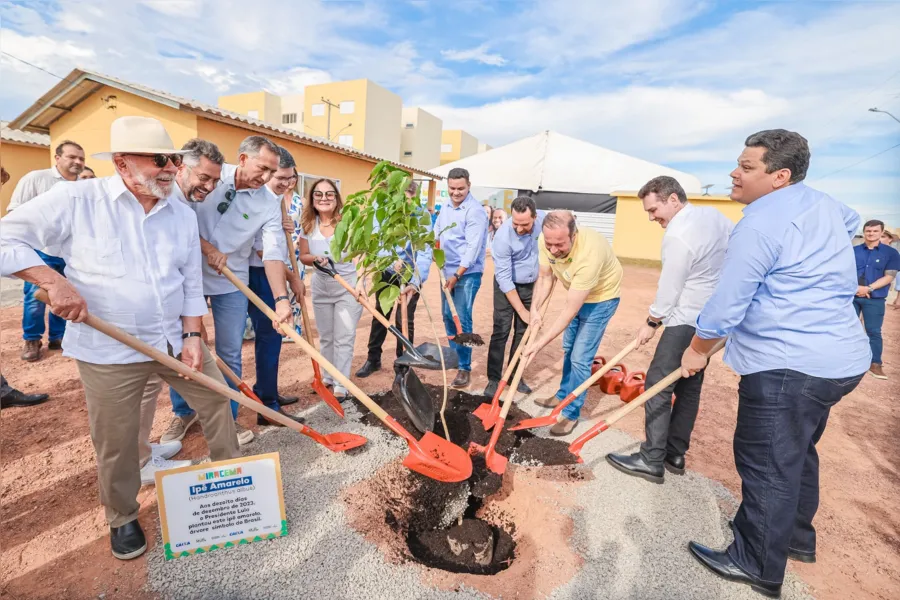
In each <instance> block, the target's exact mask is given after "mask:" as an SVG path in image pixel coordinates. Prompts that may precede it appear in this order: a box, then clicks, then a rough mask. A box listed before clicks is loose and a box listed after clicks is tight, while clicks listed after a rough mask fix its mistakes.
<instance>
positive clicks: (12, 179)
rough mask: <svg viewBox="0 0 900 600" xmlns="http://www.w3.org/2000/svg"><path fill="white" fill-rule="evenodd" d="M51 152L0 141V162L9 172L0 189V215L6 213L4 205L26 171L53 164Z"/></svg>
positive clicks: (40, 148)
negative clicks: (7, 179)
mask: <svg viewBox="0 0 900 600" xmlns="http://www.w3.org/2000/svg"><path fill="white" fill-rule="evenodd" d="M52 154H53V153H52V152H51V150H50V148H43V147H40V146H29V145H27V144H17V143H16V142H8V141H6V140H3V142H0V164H2V165H3V168H4V169H6V172H7V173H9V181H8V182H6V184H5V185H4V186H3V189H2V190H0V216H2V215H5V214H6V207H7V206H9V200H10V198H12V193H13V190H15V189H16V184H17V183H19V180H20V179H22V177H23V176H24V175H25V174H26V173H29V172H31V171H37V170H38V169H46V168H48V167H51V166H53V156H52Z"/></svg>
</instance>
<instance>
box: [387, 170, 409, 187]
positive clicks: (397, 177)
mask: <svg viewBox="0 0 900 600" xmlns="http://www.w3.org/2000/svg"><path fill="white" fill-rule="evenodd" d="M406 178H407V175H406V172H405V171H394V172H393V173H391V174H390V176H389V177H388V189H397V188H399V187H400V186H401V185H402V184H403V182H404V181H405V180H406ZM407 185H409V184H407Z"/></svg>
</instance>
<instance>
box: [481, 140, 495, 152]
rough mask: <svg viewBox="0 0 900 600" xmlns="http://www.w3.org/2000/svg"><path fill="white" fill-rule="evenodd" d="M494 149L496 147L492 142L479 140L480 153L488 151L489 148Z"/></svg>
mask: <svg viewBox="0 0 900 600" xmlns="http://www.w3.org/2000/svg"><path fill="white" fill-rule="evenodd" d="M493 149H494V147H493V146H491V145H490V144H486V143H484V142H478V154H481V153H482V152H487V151H488V150H493Z"/></svg>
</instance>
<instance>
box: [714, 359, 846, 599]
mask: <svg viewBox="0 0 900 600" xmlns="http://www.w3.org/2000/svg"><path fill="white" fill-rule="evenodd" d="M862 377H863V374H860V375H856V376H854V377H845V378H842V379H825V378H822V377H813V376H811V375H806V374H804V373H800V372H797V371H791V370H789V369H779V370H774V371H761V372H759V373H753V374H751V375H744V376H743V377H741V382H740V384H739V385H738V415H737V424H736V426H735V430H734V464H735V467H737V472H738V475H740V476H741V492H742V500H741V506H740V508H738V511H737V514H736V515H735V517H734V521H733V524H732V529H733V530H734V542H732V543H731V545H730V546H729V547H728V554H729V556H730V557H731V559H732V560H733V561H734V562H735V563H737V564H738V566H740V567H741V568H742V569H743V570H744V571H746V572H747V573H749V574H750V575H752V576H754V577H757V578H759V579H761V580H762V581H764V582H766V583H774V584H780V583H781V582H782V581H783V579H784V569H785V566H786V565H787V555H788V550H797V551H799V552H804V553H811V552H815V550H816V530H815V528H814V527H813V524H812V521H813V517H814V516H815V514H816V511H817V510H818V508H819V455H818V453H817V452H816V443H817V442H818V441H819V439H820V438H821V437H822V434H823V433H824V432H825V425H826V424H827V423H828V415H829V413H830V412H831V407H832V406H834V405H835V404H837V402H838V401H839V400H840V399H841V398H843V397H844V396H846V395H847V394H849V393H850V392H852V391H853V390H854V389H855V388H856V386H857V385H859V382H860V380H861V379H862Z"/></svg>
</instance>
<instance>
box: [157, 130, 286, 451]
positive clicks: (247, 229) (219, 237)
mask: <svg viewBox="0 0 900 600" xmlns="http://www.w3.org/2000/svg"><path fill="white" fill-rule="evenodd" d="M279 157H280V155H279V153H278V146H276V145H275V144H274V143H272V142H271V141H269V140H268V139H266V138H264V137H262V136H258V135H252V136H250V137H248V138H246V139H245V140H244V141H243V142H241V145H240V147H239V148H238V164H237V165H230V164H225V165H224V166H223V167H222V183H221V184H220V185H219V186H218V187H217V188H215V190H214V191H213V192H211V193H210V194H209V195H208V196H207V197H206V199H205V200H204V201H203V202H191V203H190V204H189V205H190V207H191V208H193V209H194V212H195V213H196V214H197V225H198V227H199V230H200V247H201V252H202V253H203V255H204V256H205V257H206V262H205V263H204V264H203V294H204V296H206V297H207V298H208V299H209V303H210V308H211V309H212V316H213V323H214V326H215V328H216V339H215V344H216V354H217V355H218V356H219V358H221V359H222V361H223V362H224V363H225V364H226V365H228V367H229V368H230V369H231V370H232V371H234V373H235V374H236V375H237V376H238V377H240V376H241V373H242V365H241V346H242V344H243V341H244V324H245V323H246V318H247V306H248V302H247V297H246V296H245V295H244V294H243V292H241V291H240V290H238V289H237V288H236V287H235V286H234V285H233V284H232V283H231V282H230V281H228V279H227V278H226V277H225V276H224V275H222V274H221V271H222V267H223V266H226V265H227V266H228V268H229V269H230V270H231V271H232V272H233V273H234V274H235V276H237V277H238V279H240V280H241V281H242V282H244V283H245V284H246V283H249V280H250V254H251V252H253V240H254V239H255V238H256V234H257V232H258V231H260V230H262V234H263V264H264V265H265V267H264V268H265V271H266V278H267V279H268V281H269V285H270V286H271V287H272V293H273V295H274V296H275V312H276V313H277V314H278V319H279V322H281V323H290V322H291V321H292V316H293V313H292V311H291V304H290V302H289V301H288V296H287V287H286V285H285V278H284V260H285V259H286V258H287V256H286V252H287V249H286V247H285V242H284V229H283V225H282V218H281V205H280V204H279V200H278V198H277V197H276V196H275V194H273V193H272V191H271V190H270V189H269V188H268V187H267V186H266V183H268V181H269V180H270V179H271V178H272V175H273V174H274V173H275V171H277V170H278V161H279ZM176 193H179V192H176ZM229 385H231V387H232V388H233V389H237V388H236V386H234V385H233V384H230V383H229ZM170 397H171V399H172V411H173V412H174V413H175V417H174V418H173V419H172V422H171V423H170V425H169V429H168V430H167V431H166V432H165V433H164V434H163V436H162V437H161V438H160V441H161V442H163V443H165V442H169V441H172V440H181V439H182V438H183V437H184V435H185V433H186V432H187V430H188V428H189V427H191V425H193V424H194V423H196V422H197V415H196V413H195V412H194V411H193V410H191V408H190V406H188V405H187V403H186V402H185V401H184V399H183V398H182V397H181V396H180V395H179V394H178V391H177V390H171V392H170ZM231 409H232V414H233V416H234V417H235V418H237V412H238V404H237V402H232V403H231ZM237 431H238V441H239V442H240V443H241V444H246V443H249V442H250V441H252V440H253V432H252V431H250V430H249V429H246V428H244V427H242V426H240V425H237Z"/></svg>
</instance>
